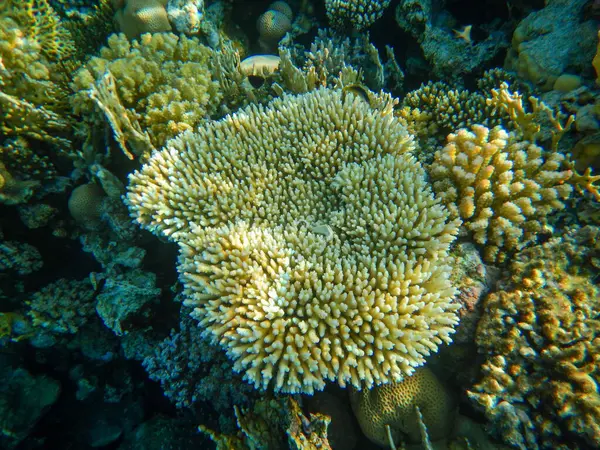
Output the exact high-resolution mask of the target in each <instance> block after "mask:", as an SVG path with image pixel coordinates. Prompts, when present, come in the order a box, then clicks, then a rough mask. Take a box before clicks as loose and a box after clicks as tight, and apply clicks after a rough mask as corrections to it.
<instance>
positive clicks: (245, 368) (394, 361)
mask: <svg viewBox="0 0 600 450" xmlns="http://www.w3.org/2000/svg"><path fill="white" fill-rule="evenodd" d="M412 148H413V144H412V139H411V138H410V137H409V135H408V134H407V133H406V130H405V129H404V127H403V126H402V125H401V124H400V123H399V122H398V121H397V120H396V119H395V118H394V117H393V115H392V114H390V113H389V111H388V110H387V109H384V110H378V109H373V108H371V107H370V106H369V104H368V103H367V102H365V101H364V100H363V99H362V98H360V97H359V96H355V95H344V93H343V91H341V90H326V89H320V90H317V91H313V92H311V93H309V94H304V95H300V96H287V97H284V98H282V99H277V100H275V101H273V102H272V103H271V104H270V105H269V106H268V107H266V108H265V107H258V106H251V107H249V108H247V109H245V110H242V111H240V112H238V113H236V114H234V115H232V116H228V117H226V118H225V119H223V120H221V121H219V122H212V123H209V124H207V125H205V126H204V127H202V128H200V129H199V130H198V132H197V133H184V134H183V135H181V136H180V137H178V138H176V139H174V140H172V141H170V142H169V144H168V145H167V147H166V148H164V149H162V150H161V151H159V152H157V153H155V154H154V155H153V156H152V157H151V159H150V160H149V162H148V163H147V164H145V165H144V167H143V168H142V169H141V170H140V171H137V172H134V173H133V174H132V175H131V176H130V185H129V188H128V189H129V193H128V196H127V199H128V204H129V207H130V210H131V213H132V215H133V216H134V217H135V218H136V220H137V221H138V222H139V223H140V224H142V225H143V226H144V227H145V228H147V229H149V230H151V231H153V232H156V233H160V234H163V235H166V236H168V237H169V238H170V239H171V240H173V241H175V242H177V243H178V244H179V246H180V257H179V273H180V278H181V280H182V282H183V285H184V293H185V295H186V296H187V303H188V304H189V305H190V306H192V307H194V308H195V309H194V313H193V316H194V317H196V318H197V319H198V321H199V322H200V329H201V331H202V332H203V333H204V335H206V336H208V337H210V338H211V339H212V340H213V341H215V342H218V343H219V344H220V345H221V346H222V347H223V348H224V349H225V350H226V352H227V354H228V356H229V357H230V358H231V359H232V360H233V361H234V368H235V369H236V370H238V371H241V372H244V375H245V378H246V379H247V380H248V381H250V382H251V383H253V384H254V385H255V386H257V387H261V388H266V387H268V386H272V387H273V388H274V389H275V390H277V391H284V392H306V393H311V392H313V391H314V390H316V389H317V390H318V389H322V388H323V387H324V385H325V382H326V381H327V380H335V381H337V382H338V383H339V384H340V385H341V386H345V385H347V384H351V385H353V386H355V387H357V388H363V387H367V388H368V387H371V386H373V385H377V384H381V383H385V382H393V381H399V380H401V379H402V378H403V377H404V376H406V375H409V374H411V373H412V372H413V371H414V369H415V367H418V366H420V365H421V364H423V362H424V360H425V357H426V356H427V355H429V354H430V353H432V352H435V351H436V350H437V348H438V346H439V345H440V344H442V343H443V342H449V341H450V335H451V334H452V332H453V328H454V325H455V324H456V323H457V316H456V310H457V308H458V306H457V305H456V304H455V303H454V302H453V301H452V298H453V295H454V288H453V287H452V286H451V285H450V282H449V279H448V278H449V275H450V267H449V259H448V256H447V250H448V247H449V245H450V243H451V242H452V240H453V239H454V236H455V234H456V233H457V227H458V222H457V221H450V222H448V220H447V219H448V212H447V210H446V209H445V208H444V207H443V206H442V205H441V204H440V203H439V201H438V200H436V198H435V197H434V195H433V193H432V191H431V189H430V187H429V186H428V184H427V183H426V181H425V173H424V171H423V168H422V167H421V166H420V164H419V163H418V162H417V161H416V159H415V158H414V157H413V156H411V155H410V154H409V153H407V152H409V151H410V150H411V149H412Z"/></svg>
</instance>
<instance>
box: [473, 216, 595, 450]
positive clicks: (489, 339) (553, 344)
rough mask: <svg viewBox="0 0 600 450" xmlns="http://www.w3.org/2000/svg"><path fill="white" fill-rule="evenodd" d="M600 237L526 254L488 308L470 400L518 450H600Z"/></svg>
mask: <svg viewBox="0 0 600 450" xmlns="http://www.w3.org/2000/svg"><path fill="white" fill-rule="evenodd" d="M599 237H600V230H599V229H598V228H597V227H584V228H580V229H577V228H575V229H573V230H570V231H569V232H568V233H567V234H566V235H564V236H557V237H555V238H552V239H550V241H548V242H547V243H545V244H543V245H538V246H535V247H531V248H528V249H526V250H524V251H523V252H521V253H520V254H519V255H518V256H517V258H516V260H515V261H514V262H513V264H512V265H511V273H512V276H511V277H510V278H509V279H505V280H504V282H503V283H502V284H501V285H500V289H499V290H498V291H497V292H494V293H492V294H490V295H489V296H488V297H487V298H486V300H485V303H484V310H483V316H482V319H481V321H480V323H479V326H478V332H477V345H478V347H479V349H480V352H481V353H482V354H484V355H485V362H484V364H483V366H482V374H481V379H480V380H479V382H478V383H477V384H476V385H475V386H474V387H473V388H472V389H471V390H470V392H469V393H468V394H469V397H470V398H471V399H472V400H473V401H474V402H475V404H477V405H478V406H479V407H480V408H482V409H483V411H484V412H485V414H486V416H487V418H488V419H489V420H490V421H491V422H492V424H493V430H494V434H496V435H498V436H499V437H501V438H502V439H503V440H504V442H506V443H507V444H510V445H511V447H513V448H519V449H523V450H524V449H527V450H536V449H540V448H553V449H554V448H556V449H571V450H577V449H582V450H583V449H584V448H598V446H600V425H599V424H600V395H599V394H598V379H599V377H600V322H599V321H598V316H599V315H600V290H599V289H598V286H597V285H596V284H593V283H592V282H591V280H590V274H591V273H596V274H597V268H594V267H593V265H589V263H590V262H592V260H593V258H594V257H596V258H597V254H598V250H599V247H598V242H600V241H599Z"/></svg>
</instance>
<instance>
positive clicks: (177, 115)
mask: <svg viewBox="0 0 600 450" xmlns="http://www.w3.org/2000/svg"><path fill="white" fill-rule="evenodd" d="M213 56H214V55H213V51H212V50H211V49H210V48H209V47H206V46H204V45H202V44H200V42H199V41H198V40H197V39H195V38H192V39H190V38H187V37H185V36H176V35H174V34H171V33H160V34H154V35H150V34H145V35H143V36H142V37H141V38H140V40H139V41H133V42H129V41H128V40H127V39H126V38H125V36H124V35H122V34H121V35H112V36H111V37H110V38H109V40H108V46H107V47H104V48H102V50H101V51H100V56H98V57H94V58H92V59H91V60H90V61H89V62H88V63H87V64H86V66H85V67H84V68H82V69H81V70H80V71H79V72H77V74H76V75H75V78H74V82H73V89H74V90H75V91H76V94H75V95H74V97H73V100H72V102H73V107H74V108H75V111H76V112H78V113H83V114H84V115H87V118H88V119H89V120H91V121H92V125H91V126H93V124H94V121H95V122H98V120H99V119H103V118H104V117H106V119H107V120H108V121H109V123H110V124H111V126H112V127H113V130H114V131H115V135H117V140H118V141H119V143H120V144H121V145H122V147H124V148H123V150H124V151H125V152H126V153H128V151H127V149H128V148H130V147H134V148H130V149H131V150H132V151H133V153H135V154H140V153H144V152H148V153H149V152H150V151H151V150H152V147H153V146H154V147H160V146H161V145H163V144H164V143H165V142H166V140H167V139H169V138H171V137H173V136H175V135H177V134H178V133H180V132H182V131H184V130H191V129H193V128H194V127H196V126H197V125H198V124H199V123H200V122H201V121H202V120H204V119H206V118H208V117H209V116H210V115H211V113H213V112H214V111H215V109H216V108H217V106H218V104H219V102H220V99H221V94H220V91H219V88H218V83H217V82H215V81H214V80H213V79H212V76H211V72H210V69H209V65H210V64H209V61H210V59H211V57H213ZM96 108H97V109H96ZM96 111H99V112H100V114H97V113H96V114H95V112H96ZM142 130H143V131H142ZM119 133H121V134H122V138H121V140H119ZM138 142H143V143H144V144H143V145H137V144H138ZM135 147H137V149H136V148H135Z"/></svg>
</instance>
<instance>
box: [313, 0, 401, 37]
mask: <svg viewBox="0 0 600 450" xmlns="http://www.w3.org/2000/svg"><path fill="white" fill-rule="evenodd" d="M389 4H390V0H325V8H326V9H327V17H328V18H329V22H330V23H331V25H332V26H334V27H336V28H340V29H346V28H350V29H355V30H359V31H360V30H363V29H365V28H368V27H370V26H371V25H373V23H374V22H375V21H376V20H377V19H379V18H380V17H381V16H383V12H384V10H385V8H387V7H388V6H389Z"/></svg>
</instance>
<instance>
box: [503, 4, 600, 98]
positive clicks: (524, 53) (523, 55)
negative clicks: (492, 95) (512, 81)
mask: <svg viewBox="0 0 600 450" xmlns="http://www.w3.org/2000/svg"><path fill="white" fill-rule="evenodd" d="M586 3H588V2H587V1H586V0H549V1H547V2H546V7H545V8H543V9H541V10H539V11H536V12H533V13H531V14H529V15H528V16H527V17H526V18H525V19H523V20H522V21H521V23H519V25H518V26H517V28H516V29H515V31H514V34H513V37H512V47H511V50H510V51H509V53H508V55H507V57H506V62H505V67H506V68H507V69H509V70H515V71H517V72H518V74H519V75H520V76H521V77H523V78H524V79H527V80H531V81H532V82H533V83H535V84H536V85H537V86H539V87H540V88H542V89H545V90H550V89H552V88H553V86H554V84H555V82H556V80H557V78H558V77H559V76H560V75H563V74H565V73H567V74H580V73H584V72H586V71H587V72H589V71H590V67H589V64H590V61H591V60H592V58H593V56H594V51H595V40H596V39H595V38H596V35H597V31H598V30H597V28H598V27H597V23H596V22H595V21H594V20H582V19H581V12H582V10H583V8H584V6H585V5H586Z"/></svg>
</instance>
